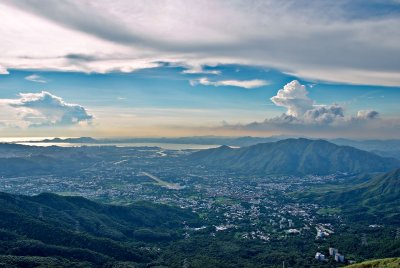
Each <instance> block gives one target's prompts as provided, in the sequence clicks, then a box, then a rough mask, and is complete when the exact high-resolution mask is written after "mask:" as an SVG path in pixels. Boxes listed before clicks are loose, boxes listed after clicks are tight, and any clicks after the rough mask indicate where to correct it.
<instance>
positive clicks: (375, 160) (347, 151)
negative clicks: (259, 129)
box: [188, 138, 400, 175]
mask: <svg viewBox="0 0 400 268" xmlns="http://www.w3.org/2000/svg"><path fill="white" fill-rule="evenodd" d="M188 160H189V162H191V163H194V164H202V165H205V166H208V167H218V168H226V169H231V170H236V171H240V172H244V173H261V174H315V175H327V174H332V173H337V172H341V173H361V172H385V171H389V170H391V169H394V168H397V167H400V160H397V159H394V158H387V157H381V156H378V155H376V154H373V153H371V152H366V151H363V150H359V149H356V148H353V147H350V146H339V145H336V144H333V143H331V142H328V141H325V140H309V139H304V138H299V139H286V140H280V141H277V142H270V143H261V144H256V145H252V146H248V147H242V148H231V147H229V146H221V147H218V148H213V149H207V150H202V151H198V152H195V153H193V154H191V155H190V156H189V157H188Z"/></svg>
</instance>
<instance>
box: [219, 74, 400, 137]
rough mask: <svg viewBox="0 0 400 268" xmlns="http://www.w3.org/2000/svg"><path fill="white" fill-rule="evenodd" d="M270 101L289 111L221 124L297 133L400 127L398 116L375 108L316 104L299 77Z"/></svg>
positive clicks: (394, 130)
mask: <svg viewBox="0 0 400 268" xmlns="http://www.w3.org/2000/svg"><path fill="white" fill-rule="evenodd" d="M271 101H272V102H273V103H274V104H275V105H277V106H281V107H285V108H286V109H287V110H286V112H284V113H283V114H281V115H280V116H276V117H271V118H267V119H265V120H264V121H262V122H252V123H250V124H238V125H229V124H224V125H223V126H222V128H228V129H239V130H250V131H269V132H271V131H274V132H278V133H287V134H288V133H290V134H297V135H299V134H303V135H310V134H313V133H319V134H321V133H323V135H328V134H332V133H335V135H336V136H337V135H338V134H339V135H341V136H343V135H349V134H354V133H357V134H358V135H359V136H363V135H364V133H368V134H371V135H378V134H379V133H381V130H382V128H385V131H386V134H387V135H393V134H394V133H398V131H399V130H400V122H398V120H393V119H392V120H389V119H382V118H380V116H379V112H377V111H375V110H360V111H358V112H357V113H356V114H355V115H346V111H345V108H344V107H342V106H341V105H339V104H329V105H323V104H316V103H315V101H314V100H312V99H311V98H310V97H308V91H307V89H306V87H305V86H304V85H301V84H300V83H299V82H298V81H296V80H294V81H292V82H290V83H288V84H286V85H285V86H284V87H283V88H282V89H280V90H279V91H278V92H277V94H276V95H275V96H273V97H272V98H271Z"/></svg>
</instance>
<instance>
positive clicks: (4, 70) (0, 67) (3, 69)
mask: <svg viewBox="0 0 400 268" xmlns="http://www.w3.org/2000/svg"><path fill="white" fill-rule="evenodd" d="M0 74H9V72H8V71H7V69H6V68H4V67H3V66H1V65H0Z"/></svg>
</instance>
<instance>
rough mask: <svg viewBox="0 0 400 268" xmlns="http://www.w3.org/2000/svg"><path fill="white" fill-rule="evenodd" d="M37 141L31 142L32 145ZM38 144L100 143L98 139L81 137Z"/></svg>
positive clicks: (48, 140)
mask: <svg viewBox="0 0 400 268" xmlns="http://www.w3.org/2000/svg"><path fill="white" fill-rule="evenodd" d="M34 142H35V141H31V143H34ZM36 142H51V143H64V142H65V143H98V142H99V141H98V140H96V139H93V138H91V137H80V138H66V139H61V138H53V139H44V140H41V141H36Z"/></svg>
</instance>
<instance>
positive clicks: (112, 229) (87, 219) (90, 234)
mask: <svg viewBox="0 0 400 268" xmlns="http://www.w3.org/2000/svg"><path fill="white" fill-rule="evenodd" d="M183 221H186V222H189V223H190V222H196V221H197V216H195V215H194V214H193V213H191V212H189V211H186V210H183V209H178V208H173V207H169V206H164V205H156V204H152V203H146V202H142V203H136V204H133V205H130V206H111V205H104V204H99V203H96V202H93V201H89V200H87V199H85V198H82V197H62V196H58V195H55V194H40V195H38V196H33V197H28V196H20V195H11V194H6V193H0V263H4V262H6V263H17V264H21V263H22V264H24V263H30V264H32V263H42V262H46V261H49V262H51V263H54V265H56V266H57V267H59V266H62V267H70V266H69V265H68V264H69V262H72V263H74V262H79V263H85V262H86V265H83V266H82V267H91V266H102V267H103V265H105V264H106V263H118V262H129V263H132V264H134V263H148V262H151V261H152V260H153V259H154V258H155V255H154V254H155V253H152V252H149V251H148V250H144V249H141V248H142V247H145V246H146V245H147V244H149V245H153V246H154V245H156V244H157V243H167V242H168V241H174V240H177V239H179V238H180V237H182V233H181V232H182V222H183ZM1 255H8V257H4V256H1ZM13 256H14V257H13ZM20 256H25V257H20ZM46 258H47V259H46ZM54 258H56V259H54ZM60 259H61V260H60ZM60 261H61V262H62V264H59V262H60ZM22 264H21V267H33V266H24V265H22ZM88 264H90V265H88ZM46 267H48V266H46ZM109 267H111V266H109ZM112 267H114V266H112ZM118 267H119V266H118ZM121 267H122V266H121ZM123 267H127V266H123Z"/></svg>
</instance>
